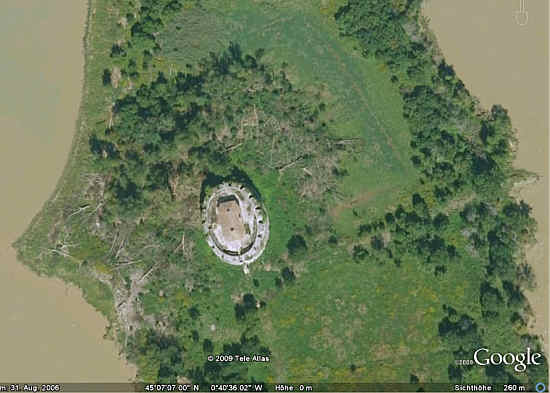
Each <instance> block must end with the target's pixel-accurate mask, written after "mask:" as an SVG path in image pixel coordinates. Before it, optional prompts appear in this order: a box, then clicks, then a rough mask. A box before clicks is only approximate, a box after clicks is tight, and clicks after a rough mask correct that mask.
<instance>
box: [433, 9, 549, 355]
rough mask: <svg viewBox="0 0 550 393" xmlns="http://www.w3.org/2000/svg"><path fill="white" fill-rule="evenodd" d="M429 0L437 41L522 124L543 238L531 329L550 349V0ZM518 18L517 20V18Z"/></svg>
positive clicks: (529, 191) (466, 77) (535, 252)
mask: <svg viewBox="0 0 550 393" xmlns="http://www.w3.org/2000/svg"><path fill="white" fill-rule="evenodd" d="M520 4H521V3H520V0H427V1H426V5H425V10H424V14H425V15H426V16H427V17H428V18H430V28H431V29H432V31H434V32H435V34H436V36H437V39H438V43H439V46H440V48H441V50H442V52H443V54H444V55H445V58H446V60H447V62H448V63H450V64H452V65H453V66H454V68H455V71H456V73H457V74H458V75H459V76H460V78H461V79H462V81H463V82H464V84H465V85H466V87H467V88H468V90H469V91H470V92H471V93H472V94H473V95H475V96H477V97H478V98H479V99H480V102H481V104H482V106H483V107H485V108H490V106H491V105H493V104H501V105H503V106H504V107H505V108H507V109H508V110H509V114H510V116H511V118H512V123H513V126H514V127H515V128H517V130H518V138H519V150H518V156H517V161H516V166H517V167H519V168H524V169H528V170H530V171H533V172H536V173H537V174H539V175H540V176H541V178H540V180H539V182H538V183H536V184H535V185H532V186H529V187H526V188H525V189H523V190H522V191H521V193H520V194H521V197H522V198H523V199H524V200H525V201H527V202H528V203H529V204H530V205H531V206H532V207H533V212H532V213H533V216H534V217H535V219H536V220H537V222H538V225H539V232H538V234H537V240H538V243H537V245H536V246H534V247H531V248H529V249H528V250H527V258H528V260H529V262H530V263H531V266H532V267H533V269H534V272H535V274H536V277H537V288H536V289H535V290H534V291H530V292H527V296H528V299H529V302H530V304H531V306H532V308H533V310H534V312H535V315H536V319H535V320H534V321H532V324H531V325H530V326H531V329H532V331H533V332H534V333H536V334H539V335H541V336H542V337H543V339H544V341H545V347H546V353H548V214H549V213H548V168H549V167H548V121H549V118H548V88H549V85H548V45H549V42H548V21H549V14H548V0H525V1H524V11H526V12H527V14H526V15H525V13H520V14H517V13H516V11H519V10H520ZM518 22H519V23H518ZM525 22H526V24H525Z"/></svg>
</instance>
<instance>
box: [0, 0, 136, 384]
mask: <svg viewBox="0 0 550 393" xmlns="http://www.w3.org/2000/svg"><path fill="white" fill-rule="evenodd" d="M86 9H87V2H86V1H85V0H47V1H45V0H24V1H23V0H1V1H0V48H2V60H1V61H0V86H2V88H1V89H0V137H1V141H0V180H1V182H2V186H1V189H2V192H1V193H0V295H1V296H0V310H1V312H2V316H1V321H2V323H1V324H0V337H1V338H0V343H1V348H2V356H1V357H0V381H1V382H8V381H20V382H25V381H27V382H29V381H30V382H35V381H36V382H41V381H42V382H44V381H48V382H65V381H70V382H79V381H93V382H102V381H113V382H114V381H120V382H125V381H128V379H129V378H132V377H133V376H134V374H135V372H134V369H133V368H131V367H129V366H127V365H126V364H125V362H124V361H123V360H122V359H121V358H120V357H119V356H118V350H117V348H116V346H115V344H114V343H113V342H111V341H107V340H104V339H103V334H104V332H105V327H106V325H107V321H106V320H105V319H104V318H103V317H102V316H101V315H100V314H99V313H98V312H96V311H95V310H94V309H93V308H92V307H91V306H90V305H88V304H87V303H86V302H85V301H84V300H83V298H82V296H81V294H80V291H79V290H78V289H76V288H72V287H68V286H66V285H65V284H63V283H62V282H61V281H59V280H55V279H47V278H40V277H38V276H37V275H35V274H34V273H32V272H31V271H29V270H28V269H27V268H25V267H23V265H21V264H20V263H19V262H17V261H16V258H15V251H14V250H13V249H12V248H11V246H10V244H12V242H14V241H15V240H16V239H17V237H18V236H19V235H21V233H22V232H23V231H24V230H25V228H26V227H27V225H28V224H29V223H30V221H31V219H32V217H33V216H34V215H35V214H36V213H37V212H38V211H39V210H40V208H41V207H42V204H43V203H44V202H45V201H46V200H47V199H48V197H49V196H50V194H51V193H52V192H53V190H54V187H55V185H56V183H57V180H58V178H59V177H60V175H61V172H62V169H63V166H64V164H65V162H66V160H67V157H68V152H69V149H70V144H71V139H72V136H73V134H74V130H75V125H76V119H77V115H78V109H79V108H78V107H79V103H80V94H81V88H82V76H83V62H84V57H83V48H82V39H83V35H84V25H85V18H86Z"/></svg>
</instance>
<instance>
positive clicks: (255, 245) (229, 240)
mask: <svg viewBox="0 0 550 393" xmlns="http://www.w3.org/2000/svg"><path fill="white" fill-rule="evenodd" d="M202 222H203V227H204V232H205V234H206V240H207V242H208V245H209V246H210V248H211V249H212V251H214V254H216V255H217V256H218V258H220V259H221V260H222V261H224V262H227V263H229V264H231V265H248V264H250V263H252V262H254V261H255V260H256V259H258V258H259V257H260V255H262V253H263V251H264V249H265V246H266V245H267V240H268V238H269V219H268V217H267V214H266V212H265V210H264V209H263V207H262V206H261V205H260V203H259V202H258V201H257V200H256V198H254V196H253V195H252V194H251V193H250V191H249V190H247V189H246V187H245V186H243V185H242V184H235V183H222V184H220V185H219V186H217V187H216V188H215V189H214V190H213V191H212V193H211V195H210V196H209V197H208V198H207V199H206V201H205V202H204V204H203V206H202Z"/></svg>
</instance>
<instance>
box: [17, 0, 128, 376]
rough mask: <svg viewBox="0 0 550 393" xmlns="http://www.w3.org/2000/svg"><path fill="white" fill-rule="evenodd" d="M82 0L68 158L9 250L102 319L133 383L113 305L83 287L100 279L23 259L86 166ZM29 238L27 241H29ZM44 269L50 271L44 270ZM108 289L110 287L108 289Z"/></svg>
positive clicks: (89, 18)
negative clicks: (80, 64) (107, 305)
mask: <svg viewBox="0 0 550 393" xmlns="http://www.w3.org/2000/svg"><path fill="white" fill-rule="evenodd" d="M85 1H86V16H85V22H84V31H83V32H84V34H83V37H82V47H81V54H82V56H83V59H84V61H83V69H82V78H81V80H80V91H81V94H80V102H79V104H78V113H77V117H76V121H75V124H74V133H73V134H72V140H71V142H70V147H69V151H68V156H67V159H66V161H65V164H64V166H63V169H62V172H61V174H60V176H59V177H58V179H57V182H56V185H55V188H54V189H53V191H52V192H51V194H50V196H49V197H48V198H47V199H46V201H45V202H44V203H43V204H42V206H41V207H40V208H39V209H38V211H37V213H36V214H35V215H34V217H33V218H32V219H31V221H30V223H29V224H28V225H27V226H26V228H25V229H24V230H23V231H22V232H21V233H20V234H19V235H18V236H17V238H16V240H15V241H14V242H12V243H11V246H10V247H11V248H12V249H13V250H14V252H15V253H16V259H17V262H18V263H20V264H21V265H22V266H23V267H24V268H25V269H26V270H29V271H30V272H32V274H35V275H37V276H38V277H47V278H51V279H54V280H56V281H59V282H61V283H63V285H64V286H65V291H66V293H70V292H75V291H78V296H80V297H81V298H82V299H83V300H84V302H85V303H86V304H88V305H90V306H91V307H92V308H93V309H94V312H97V313H99V314H100V316H101V317H102V318H104V319H105V322H106V323H105V326H104V329H103V330H104V335H103V339H108V340H109V341H111V342H113V343H114V345H115V348H116V350H117V353H118V358H119V359H120V360H121V361H122V362H123V363H124V365H125V367H126V368H127V369H129V370H131V374H132V376H131V377H130V379H129V381H133V380H135V378H136V374H137V367H136V366H135V365H134V364H133V363H130V362H129V361H128V359H127V358H126V355H125V353H124V348H123V346H122V343H121V342H120V340H118V339H117V337H116V335H113V333H115V334H116V332H117V330H116V326H117V325H118V324H119V321H118V320H117V318H116V312H115V309H114V304H111V309H112V312H106V310H105V309H104V308H101V307H98V304H97V302H95V301H94V299H90V297H89V296H87V293H86V290H85V288H84V287H83V284H90V285H92V286H97V285H101V284H103V285H105V283H104V282H101V280H97V279H96V278H95V277H93V276H87V275H81V276H80V277H79V280H74V277H71V276H70V274H65V273H66V272H64V271H60V270H55V269H54V271H50V270H44V268H42V267H41V266H40V265H39V264H37V263H35V262H33V260H35V259H37V258H39V257H40V255H38V256H36V255H34V256H25V255H24V254H25V251H26V249H27V244H26V243H27V242H32V241H33V239H32V238H33V237H34V236H37V235H40V234H41V232H45V231H44V229H45V228H43V226H49V223H48V221H49V220H51V219H52V218H53V217H54V216H57V215H58V214H59V213H62V211H61V210H62V208H63V203H62V202H60V201H61V200H63V199H64V198H65V197H66V196H67V195H68V196H70V195H71V194H72V190H73V189H78V184H79V183H81V180H80V175H81V171H80V169H82V168H83V167H85V166H86V163H87V162H88V158H89V157H86V155H83V154H81V153H82V144H83V143H86V141H85V140H84V139H83V138H84V136H85V134H86V132H87V121H88V120H89V116H88V113H87V110H86V107H87V105H89V104H90V102H89V101H90V87H91V86H90V85H91V82H90V77H91V75H90V73H91V64H90V60H91V59H92V58H93V48H92V47H91V46H92V45H93V42H92V39H93V31H92V29H93V18H94V14H95V11H96V8H95V6H96V5H97V1H96V0H85ZM29 237H30V239H29ZM46 269H50V267H47V268H46ZM109 289H111V288H109Z"/></svg>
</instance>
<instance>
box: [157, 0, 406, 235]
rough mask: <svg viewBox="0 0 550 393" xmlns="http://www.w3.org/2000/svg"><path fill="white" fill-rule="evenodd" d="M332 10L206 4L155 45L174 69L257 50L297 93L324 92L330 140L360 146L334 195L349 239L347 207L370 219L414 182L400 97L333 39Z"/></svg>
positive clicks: (379, 69) (309, 5)
mask: <svg viewBox="0 0 550 393" xmlns="http://www.w3.org/2000/svg"><path fill="white" fill-rule="evenodd" d="M333 3H334V4H333ZM335 6H336V3H335V2H315V1H306V2H300V3H299V4H298V3H292V2H286V1H279V2H275V3H273V2H270V3H269V4H267V3H265V2H253V3H251V2H247V1H238V0H237V1H230V2H226V3H224V5H222V6H221V7H220V4H219V2H212V1H206V2H203V3H202V6H201V8H192V9H189V10H187V11H185V12H183V13H182V14H181V16H179V17H177V18H175V20H174V21H173V22H172V24H171V25H170V26H168V27H167V29H166V30H165V31H164V33H163V34H162V35H161V37H160V41H161V42H162V44H163V56H165V57H166V59H167V61H168V62H175V63H176V64H178V65H180V66H184V65H186V64H193V63H194V62H196V61H198V60H199V59H200V58H202V57H204V56H207V55H208V53H209V52H211V51H214V52H215V51H219V50H221V49H223V48H225V47H227V45H228V44H229V41H234V42H238V43H239V44H240V45H241V47H242V49H243V51H244V52H250V53H254V52H255V51H256V50H258V49H260V48H263V49H265V50H266V52H265V54H264V59H266V60H267V61H269V62H273V63H276V64H281V63H283V62H285V63H287V64H288V67H287V69H286V71H287V74H288V75H289V79H290V80H291V81H292V82H293V84H295V85H296V86H297V87H299V88H305V89H307V88H309V87H312V86H323V87H324V89H323V93H322V99H323V101H325V102H326V104H327V107H328V108H329V112H328V113H327V114H326V118H327V121H329V122H330V124H331V127H330V128H331V130H332V132H333V133H334V134H335V135H337V136H338V137H341V138H350V139H351V138H360V139H361V140H363V142H364V151H363V153H362V155H361V158H360V159H355V160H353V159H350V160H348V162H345V163H344V164H343V166H344V167H345V168H346V170H347V171H348V176H346V177H345V179H344V181H343V183H342V184H341V186H340V190H339V191H340V193H341V194H342V199H343V200H342V201H341V207H342V208H339V206H335V207H334V210H333V213H335V217H334V218H335V220H336V227H337V229H338V230H339V231H340V232H341V233H342V234H345V235H348V236H349V235H351V234H352V231H353V228H354V227H356V225H355V221H356V220H354V217H350V216H349V214H348V212H351V209H350V207H351V208H355V210H356V214H357V215H358V216H357V217H355V218H356V219H358V217H359V216H363V218H364V215H365V214H367V212H370V213H374V211H373V210H372V209H376V211H377V212H380V211H383V209H384V207H385V206H388V205H390V204H392V203H394V202H395V201H396V200H398V198H399V197H400V193H399V191H401V190H403V189H406V188H407V186H408V185H411V184H413V183H414V182H415V179H416V175H415V172H414V171H413V168H412V165H411V164H410V159H409V157H410V154H409V136H408V128H407V124H406V123H405V122H404V120H403V117H402V102H401V98H400V96H399V93H398V92H397V91H396V89H395V88H394V87H393V86H392V84H391V82H390V81H389V79H390V76H389V73H387V72H386V70H385V66H384V65H382V64H381V63H379V62H378V61H376V60H374V59H365V58H363V57H362V56H361V55H360V53H359V52H358V50H356V49H355V44H354V42H353V41H351V40H347V39H343V38H341V37H339V35H338V30H337V26H336V25H335V23H334V20H333V19H332V18H331V17H328V16H324V15H323V14H322V12H323V11H324V12H326V11H327V10H328V9H330V7H332V8H334V7H335ZM380 179H384V180H383V181H380ZM365 195H370V196H371V197H369V198H367V197H365ZM369 208H370V209H369Z"/></svg>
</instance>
